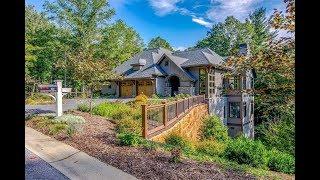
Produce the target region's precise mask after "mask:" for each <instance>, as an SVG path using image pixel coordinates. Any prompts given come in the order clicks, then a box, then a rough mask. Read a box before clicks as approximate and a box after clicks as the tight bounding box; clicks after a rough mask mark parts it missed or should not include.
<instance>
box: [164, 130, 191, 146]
mask: <svg viewBox="0 0 320 180" xmlns="http://www.w3.org/2000/svg"><path fill="white" fill-rule="evenodd" d="M165 143H167V144H168V145H170V146H174V147H178V148H181V149H191V148H192V145H191V143H190V142H189V141H188V140H187V139H185V138H183V137H182V136H180V135H178V134H176V133H171V134H169V135H168V136H167V137H166V138H165Z"/></svg>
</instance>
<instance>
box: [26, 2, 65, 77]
mask: <svg viewBox="0 0 320 180" xmlns="http://www.w3.org/2000/svg"><path fill="white" fill-rule="evenodd" d="M25 21H26V22H25V46H26V49H25V53H26V54H25V60H26V67H25V69H26V77H27V78H29V79H30V80H31V79H32V80H37V81H38V82H49V81H50V80H51V79H52V71H53V66H54V63H55V62H56V61H57V59H58V58H59V56H61V53H62V49H63V48H62V47H61V46H58V44H59V41H58V39H59V32H60V30H59V29H58V28H57V27H55V26H54V25H53V24H52V23H51V22H50V21H49V20H48V19H47V18H46V17H45V16H44V14H42V13H38V12H37V11H35V9H34V7H32V6H27V7H25Z"/></svg>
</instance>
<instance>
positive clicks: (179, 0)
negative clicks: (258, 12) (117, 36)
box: [25, 0, 285, 50]
mask: <svg viewBox="0 0 320 180" xmlns="http://www.w3.org/2000/svg"><path fill="white" fill-rule="evenodd" d="M49 1H50V2H52V1H54V0H49ZM25 2H26V4H27V5H34V6H35V8H36V10H38V11H39V12H40V11H43V4H44V2H45V1H44V0H25ZM109 3H110V6H111V7H112V8H114V9H115V11H116V15H115V16H114V17H113V19H112V21H115V20H117V19H122V20H124V21H125V22H126V24H127V25H129V26H131V27H133V28H134V29H135V30H136V31H137V32H138V33H139V34H140V36H141V38H142V39H143V41H144V43H145V44H147V43H148V42H149V41H150V40H151V39H152V38H153V37H156V36H160V37H162V38H164V39H166V40H167V41H168V42H169V43H170V45H171V46H172V47H173V48H174V49H176V50H177V49H179V50H184V49H185V48H188V47H191V46H194V45H195V44H196V43H197V41H199V40H201V39H203V38H204V37H205V36H206V34H207V32H208V31H209V30H210V27H211V26H212V25H213V24H216V23H218V22H222V21H224V19H225V18H226V17H227V16H231V15H233V16H235V17H236V18H238V19H239V20H241V21H244V20H245V18H247V17H248V14H249V13H251V12H253V11H254V10H255V9H257V8H260V7H264V8H266V11H267V15H268V16H269V15H271V14H272V12H273V10H274V9H275V8H276V9H279V10H284V9H285V4H284V3H283V1H282V0H109Z"/></svg>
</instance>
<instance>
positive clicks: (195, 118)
mask: <svg viewBox="0 0 320 180" xmlns="http://www.w3.org/2000/svg"><path fill="white" fill-rule="evenodd" d="M207 116H208V105H207V104H200V105H198V106H196V107H195V108H193V109H192V110H191V111H190V112H189V113H187V114H186V115H185V116H184V117H182V119H181V120H180V121H179V122H177V123H176V124H175V125H174V126H173V127H172V128H170V129H168V130H167V131H164V132H163V133H161V134H159V135H157V136H154V137H152V138H151V140H152V141H156V142H164V140H165V138H166V137H167V136H168V135H169V134H170V133H172V132H174V133H177V134H179V135H181V136H182V137H185V138H187V139H189V140H191V141H198V140H199V138H200V135H199V132H200V128H201V126H202V124H203V121H202V120H203V118H204V117H207Z"/></svg>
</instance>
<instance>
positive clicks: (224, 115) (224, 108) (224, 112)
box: [223, 106, 226, 118]
mask: <svg viewBox="0 0 320 180" xmlns="http://www.w3.org/2000/svg"><path fill="white" fill-rule="evenodd" d="M223 118H226V106H223Z"/></svg>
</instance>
